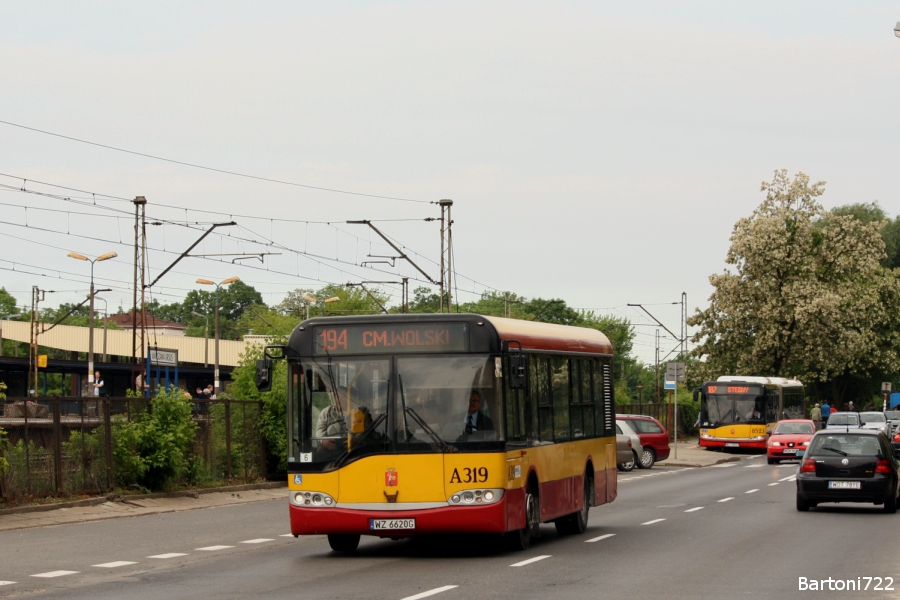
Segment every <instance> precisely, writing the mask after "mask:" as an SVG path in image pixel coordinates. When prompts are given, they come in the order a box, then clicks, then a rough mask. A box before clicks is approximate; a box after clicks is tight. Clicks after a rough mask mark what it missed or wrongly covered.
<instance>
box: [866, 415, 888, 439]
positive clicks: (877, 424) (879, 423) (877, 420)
mask: <svg viewBox="0 0 900 600" xmlns="http://www.w3.org/2000/svg"><path fill="white" fill-rule="evenodd" d="M859 422H860V429H875V430H876V431H882V432H884V434H885V435H887V436H888V437H890V435H891V433H892V432H891V424H890V422H889V421H888V420H887V419H886V418H885V416H884V413H883V412H874V411H873V412H861V413H859Z"/></svg>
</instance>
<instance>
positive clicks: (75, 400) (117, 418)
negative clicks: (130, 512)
mask: <svg viewBox="0 0 900 600" xmlns="http://www.w3.org/2000/svg"><path fill="white" fill-rule="evenodd" d="M190 402H191V403H192V414H191V417H190V420H191V422H192V423H193V424H194V433H193V440H192V441H191V443H190V444H189V448H188V449H187V450H186V452H185V453H184V456H182V457H181V459H182V463H181V464H182V465H183V467H184V468H183V469H181V471H183V473H182V474H181V475H180V476H179V477H178V479H177V480H174V481H170V482H168V483H169V485H170V486H181V485H203V484H204V483H208V482H215V481H234V480H238V481H253V480H257V479H260V478H265V477H266V450H265V440H264V438H263V436H262V435H261V433H260V428H259V424H260V417H261V415H262V411H263V406H262V403H261V402H258V401H251V400H228V399H222V400H208V399H198V400H193V399H192V400H191V401H190ZM0 408H2V414H0V429H3V430H4V432H5V434H6V438H7V443H6V444H5V450H2V449H0V451H2V452H3V455H4V456H5V458H6V460H7V462H9V469H8V470H7V472H6V474H5V475H3V476H2V477H0V496H2V497H3V498H4V499H6V500H14V499H22V498H29V497H31V498H37V497H42V496H52V495H56V496H66V495H72V494H87V493H100V492H105V491H109V490H111V489H114V488H116V487H123V486H127V485H128V483H127V480H128V479H129V478H128V463H129V458H130V457H129V456H128V448H129V440H128V439H127V436H128V435H129V429H128V427H127V424H128V423H130V422H138V421H140V420H141V419H142V418H144V417H146V416H147V415H148V414H149V413H150V411H152V404H151V400H150V399H149V398H107V397H101V398H87V397H49V398H9V399H7V400H6V401H3V402H0ZM132 485H134V484H132Z"/></svg>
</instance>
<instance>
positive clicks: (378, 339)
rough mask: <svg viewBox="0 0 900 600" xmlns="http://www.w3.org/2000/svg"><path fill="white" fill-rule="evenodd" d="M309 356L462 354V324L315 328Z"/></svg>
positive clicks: (466, 345)
mask: <svg viewBox="0 0 900 600" xmlns="http://www.w3.org/2000/svg"><path fill="white" fill-rule="evenodd" d="M313 333H314V334H315V340H316V341H315V345H314V347H313V354H315V355H317V356H318V355H323V354H325V355H334V354H383V353H388V352H465V351H466V350H468V348H469V335H468V333H469V332H468V327H467V326H466V324H465V323H420V324H415V325H411V324H400V323H397V324H385V325H337V326H322V327H316V328H315V329H314V330H313Z"/></svg>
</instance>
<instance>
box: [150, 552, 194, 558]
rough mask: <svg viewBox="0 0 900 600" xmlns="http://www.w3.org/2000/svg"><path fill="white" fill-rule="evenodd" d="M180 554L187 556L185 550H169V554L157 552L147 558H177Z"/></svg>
mask: <svg viewBox="0 0 900 600" xmlns="http://www.w3.org/2000/svg"><path fill="white" fill-rule="evenodd" d="M178 556H187V554H186V553H184V552H169V553H168V554H155V555H153V556H148V557H147V558H176V557H178Z"/></svg>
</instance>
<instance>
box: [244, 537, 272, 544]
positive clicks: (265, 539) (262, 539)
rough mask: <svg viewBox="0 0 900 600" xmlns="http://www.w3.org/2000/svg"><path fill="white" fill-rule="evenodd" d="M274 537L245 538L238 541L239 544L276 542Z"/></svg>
mask: <svg viewBox="0 0 900 600" xmlns="http://www.w3.org/2000/svg"><path fill="white" fill-rule="evenodd" d="M274 541H275V540H274V539H273V538H256V539H255V540H244V541H243V542H238V543H239V544H262V543H263V542H274Z"/></svg>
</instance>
